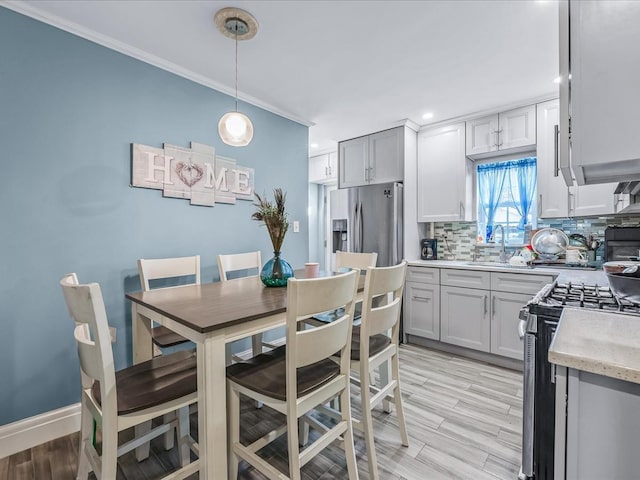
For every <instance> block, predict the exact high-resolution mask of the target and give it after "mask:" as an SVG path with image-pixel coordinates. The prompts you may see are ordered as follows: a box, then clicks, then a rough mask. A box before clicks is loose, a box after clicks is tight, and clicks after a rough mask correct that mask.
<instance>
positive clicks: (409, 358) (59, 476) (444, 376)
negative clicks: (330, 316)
mask: <svg viewBox="0 0 640 480" xmlns="http://www.w3.org/2000/svg"><path fill="white" fill-rule="evenodd" d="M401 376H402V381H403V383H402V389H403V396H404V406H405V414H406V417H407V428H408V430H409V437H410V438H409V441H410V446H409V447H403V446H401V445H400V436H399V433H398V430H397V427H396V417H395V414H390V415H388V414H385V413H383V412H382V411H377V412H376V413H375V423H376V425H375V432H376V449H377V453H378V463H379V468H380V475H381V477H382V478H383V479H390V480H402V479H407V480H438V479H446V480H451V479H460V480H469V479H474V480H496V479H505V480H507V479H508V480H513V479H515V478H517V474H518V469H519V465H520V439H521V429H522V375H521V374H520V373H519V372H514V371H512V370H507V369H504V368H500V367H495V366H492V365H487V364H485V363H482V362H476V361H474V360H468V359H465V358H462V357H458V356H455V355H450V354H446V353H442V352H437V351H433V350H426V349H423V348H421V347H417V346H411V345H408V346H407V345H404V346H402V348H401ZM355 394H357V389H354V398H355V397H356V395H355ZM358 406H359V404H358V401H357V400H354V409H355V411H356V412H357V409H358ZM192 417H193V418H192V422H191V423H192V428H194V429H197V418H195V415H193V416H192ZM281 420H282V417H279V414H277V413H275V412H274V411H273V410H269V409H268V408H262V409H256V408H255V407H254V406H253V404H252V403H251V402H248V401H247V402H245V403H244V404H243V412H242V431H243V441H250V440H251V439H255V438H258V437H259V436H261V435H263V434H264V433H266V432H268V431H269V430H270V429H271V428H272V427H273V426H274V425H278V424H279V423H280V422H281ZM311 438H312V439H313V438H314V437H313V435H312V437H311ZM77 449H78V436H77V434H74V435H69V436H66V437H62V438H60V439H57V440H54V441H52V442H48V443H46V444H43V445H39V446H37V447H35V448H33V449H31V450H26V451H24V452H21V453H18V454H16V455H13V456H11V457H6V458H3V459H0V480H47V479H52V480H71V479H74V478H75V468H76V464H77ZM356 449H357V455H358V468H359V473H360V478H361V479H363V480H368V479H369V474H368V469H367V461H366V453H365V452H366V450H365V446H364V440H363V438H362V436H361V435H360V434H358V433H356ZM262 453H263V455H264V456H265V457H268V458H271V459H272V461H273V462H276V463H277V466H278V467H279V468H280V469H282V470H283V471H285V472H286V469H287V466H286V465H287V464H286V458H287V454H286V435H284V436H283V437H281V438H280V439H279V440H278V441H277V442H275V443H274V444H273V446H269V447H267V448H265V449H263V451H262ZM177 462H178V458H177V454H176V452H175V449H174V450H173V451H169V452H165V451H164V450H163V449H162V446H161V440H160V439H156V441H155V442H154V443H152V454H151V456H150V458H149V459H147V460H145V461H143V462H141V463H138V462H137V461H136V460H135V457H134V454H133V453H130V454H127V455H125V456H123V457H121V458H120V460H119V469H118V477H117V478H118V480H139V479H154V478H159V477H161V476H162V475H163V472H165V471H168V470H171V469H173V468H175V467H176V466H177V464H178V463H177ZM197 477H198V476H197V474H196V475H194V476H193V478H194V479H196V478H197ZM91 478H94V477H93V475H91ZM240 478H242V479H243V480H246V479H261V478H263V477H262V476H261V475H260V474H259V473H257V472H256V471H255V470H254V469H253V468H250V467H248V466H247V465H245V464H242V465H241V470H240ZM346 478H347V472H346V464H345V461H344V455H343V453H342V450H340V449H339V448H337V447H333V446H332V447H330V448H328V449H327V450H325V451H324V452H323V453H322V454H320V455H319V456H317V457H316V458H314V459H313V460H312V461H311V462H310V463H309V464H307V465H306V466H305V467H304V468H303V479H305V480H311V479H321V480H328V479H346Z"/></svg>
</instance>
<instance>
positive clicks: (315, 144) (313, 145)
mask: <svg viewBox="0 0 640 480" xmlns="http://www.w3.org/2000/svg"><path fill="white" fill-rule="evenodd" d="M309 146H310V147H311V148H318V144H317V143H312V144H311V145H309Z"/></svg>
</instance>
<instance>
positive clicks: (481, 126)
mask: <svg viewBox="0 0 640 480" xmlns="http://www.w3.org/2000/svg"><path fill="white" fill-rule="evenodd" d="M497 132H498V114H497V113H496V114H495V115H490V116H488V117H482V118H477V119H475V120H469V121H467V155H477V154H479V153H487V152H495V151H496V150H498V139H497V135H498V133H497Z"/></svg>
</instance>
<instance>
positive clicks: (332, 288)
mask: <svg viewBox="0 0 640 480" xmlns="http://www.w3.org/2000/svg"><path fill="white" fill-rule="evenodd" d="M353 271H354V272H356V273H357V274H359V273H360V272H359V271H358V270H357V269H353ZM342 277H344V278H342ZM355 281H356V283H357V278H356V280H355ZM352 282H353V281H352V280H351V278H350V277H348V276H346V277H345V274H342V275H336V276H334V277H325V278H318V279H309V280H296V279H290V280H289V283H295V284H297V285H298V292H299V296H300V298H301V299H303V300H304V301H300V302H298V306H297V310H296V312H297V315H298V316H299V317H310V316H312V315H315V314H317V313H321V312H327V311H330V310H337V309H338V308H340V307H343V306H344V305H345V304H347V303H349V302H351V301H352V300H353V292H352V291H351V290H352V289H353V285H352ZM288 298H289V290H288V288H287V299H288Z"/></svg>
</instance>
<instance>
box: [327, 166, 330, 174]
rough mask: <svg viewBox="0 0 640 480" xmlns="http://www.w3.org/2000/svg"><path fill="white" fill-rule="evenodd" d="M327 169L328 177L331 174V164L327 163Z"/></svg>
mask: <svg viewBox="0 0 640 480" xmlns="http://www.w3.org/2000/svg"><path fill="white" fill-rule="evenodd" d="M327 169H328V170H329V175H328V176H329V177H330V176H331V165H329V166H328V167H327Z"/></svg>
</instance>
